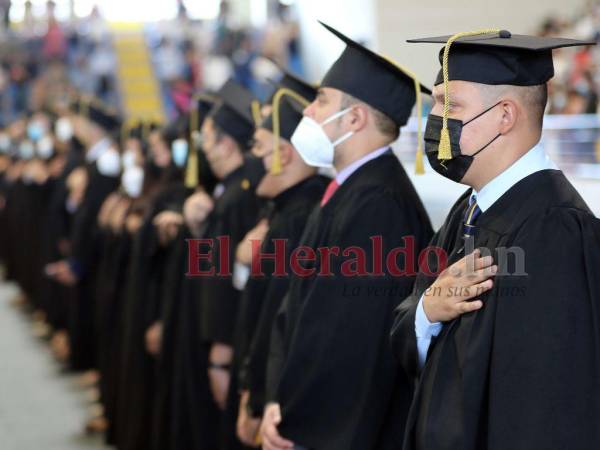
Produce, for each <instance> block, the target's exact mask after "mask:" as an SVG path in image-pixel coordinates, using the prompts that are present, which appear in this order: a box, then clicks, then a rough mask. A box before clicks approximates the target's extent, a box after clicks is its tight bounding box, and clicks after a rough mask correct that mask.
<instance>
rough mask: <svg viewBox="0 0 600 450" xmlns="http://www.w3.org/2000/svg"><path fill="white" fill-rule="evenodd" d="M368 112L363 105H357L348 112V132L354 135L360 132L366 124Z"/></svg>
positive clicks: (367, 108)
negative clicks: (352, 132) (350, 131)
mask: <svg viewBox="0 0 600 450" xmlns="http://www.w3.org/2000/svg"><path fill="white" fill-rule="evenodd" d="M369 114H370V110H369V107H368V106H367V105H366V104H364V103H358V104H356V105H354V107H353V108H352V109H351V110H350V111H349V112H348V118H347V120H348V123H349V128H350V130H352V131H354V132H355V133H356V132H358V131H360V130H362V129H363V128H364V127H365V126H366V125H367V122H368V118H369Z"/></svg>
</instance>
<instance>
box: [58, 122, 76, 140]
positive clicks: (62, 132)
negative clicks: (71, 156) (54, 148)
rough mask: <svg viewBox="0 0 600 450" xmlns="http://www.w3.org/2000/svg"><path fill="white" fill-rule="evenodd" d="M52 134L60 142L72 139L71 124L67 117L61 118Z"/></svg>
mask: <svg viewBox="0 0 600 450" xmlns="http://www.w3.org/2000/svg"><path fill="white" fill-rule="evenodd" d="M54 133H55V134H56V138H57V139H58V140H59V141H61V142H67V141H70V140H71V138H72V137H73V124H71V121H70V120H69V118H68V117H61V118H60V119H58V120H57V121H56V124H55V125H54Z"/></svg>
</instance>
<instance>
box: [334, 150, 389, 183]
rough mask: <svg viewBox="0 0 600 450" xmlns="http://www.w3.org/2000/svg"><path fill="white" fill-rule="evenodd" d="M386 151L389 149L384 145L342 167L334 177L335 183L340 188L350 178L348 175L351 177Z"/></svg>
mask: <svg viewBox="0 0 600 450" xmlns="http://www.w3.org/2000/svg"><path fill="white" fill-rule="evenodd" d="M388 150H390V147H389V145H386V146H385V147H381V148H378V149H377V150H373V151H372V152H371V153H367V154H366V155H365V156H363V157H362V158H360V159H357V160H356V161H354V162H353V163H352V164H349V165H347V166H346V167H344V168H343V169H342V170H340V171H339V172H338V173H337V174H336V176H335V181H337V183H338V184H339V185H340V186H341V185H342V183H343V182H344V181H346V180H347V179H348V178H350V175H352V174H353V173H354V172H356V171H357V170H358V169H359V168H361V167H362V166H364V165H365V164H366V163H368V162H369V161H371V160H373V159H375V158H378V157H380V156H381V155H383V154H384V153H385V152H387V151H388Z"/></svg>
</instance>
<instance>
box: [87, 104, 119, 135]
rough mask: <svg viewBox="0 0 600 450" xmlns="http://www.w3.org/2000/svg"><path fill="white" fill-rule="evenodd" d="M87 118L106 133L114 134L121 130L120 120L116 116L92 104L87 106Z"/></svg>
mask: <svg viewBox="0 0 600 450" xmlns="http://www.w3.org/2000/svg"><path fill="white" fill-rule="evenodd" d="M87 117H88V119H90V120H91V121H92V122H94V123H96V124H97V125H99V126H100V127H101V128H103V129H104V130H106V131H108V132H114V131H117V130H119V129H120V128H121V119H120V118H119V116H118V115H117V114H115V113H113V112H111V111H107V110H106V109H104V108H102V107H100V106H98V105H96V104H94V103H90V104H88V106H87Z"/></svg>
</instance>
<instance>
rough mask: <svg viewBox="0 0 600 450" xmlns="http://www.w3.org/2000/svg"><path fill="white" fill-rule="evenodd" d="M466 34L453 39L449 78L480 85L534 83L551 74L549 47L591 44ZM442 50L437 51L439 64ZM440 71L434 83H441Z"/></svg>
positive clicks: (497, 32) (493, 32) (495, 33)
mask: <svg viewBox="0 0 600 450" xmlns="http://www.w3.org/2000/svg"><path fill="white" fill-rule="evenodd" d="M490 31H491V33H486V34H476V35H467V36H462V37H459V38H456V39H454V40H453V41H452V42H451V45H452V53H451V55H452V58H450V59H449V61H448V75H449V77H448V78H449V80H450V81H451V80H462V81H472V82H475V83H482V84H493V85H496V84H508V85H513V86H534V85H538V84H542V83H545V82H547V81H548V80H549V79H550V78H552V77H553V76H554V66H553V64H552V50H553V49H557V48H563V47H574V46H579V45H594V44H595V42H592V41H580V40H576V39H566V38H557V37H541V36H528V35H523V34H512V33H511V32H510V31H507V30H490ZM452 37H453V36H437V37H429V38H421V39H410V40H409V41H408V42H411V43H434V44H444V45H445V44H446V43H447V42H448V41H449V40H450V38H452ZM443 52H444V49H442V50H441V51H440V63H442V62H443V61H442V60H443ZM443 81H444V79H443V73H442V71H441V70H440V72H439V74H438V77H437V79H436V81H435V84H436V85H438V84H441V83H443Z"/></svg>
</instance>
